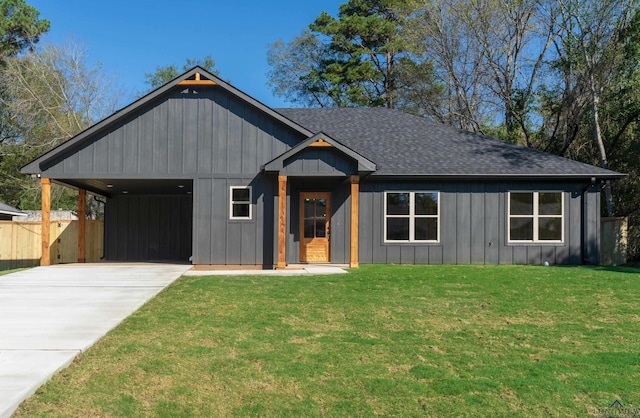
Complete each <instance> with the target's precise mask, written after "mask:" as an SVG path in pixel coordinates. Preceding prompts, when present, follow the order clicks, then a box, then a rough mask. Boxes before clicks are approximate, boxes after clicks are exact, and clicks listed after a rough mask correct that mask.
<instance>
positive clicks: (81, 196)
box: [78, 189, 87, 263]
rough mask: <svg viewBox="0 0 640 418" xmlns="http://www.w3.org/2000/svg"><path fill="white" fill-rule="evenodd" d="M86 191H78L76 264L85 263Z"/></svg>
mask: <svg viewBox="0 0 640 418" xmlns="http://www.w3.org/2000/svg"><path fill="white" fill-rule="evenodd" d="M86 218H87V191H86V190H84V189H79V190H78V263H84V262H85V237H86Z"/></svg>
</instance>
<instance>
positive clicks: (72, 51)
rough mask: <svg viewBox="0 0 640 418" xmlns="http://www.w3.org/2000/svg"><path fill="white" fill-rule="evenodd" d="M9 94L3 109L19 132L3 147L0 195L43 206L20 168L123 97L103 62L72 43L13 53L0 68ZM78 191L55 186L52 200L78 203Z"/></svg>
mask: <svg viewBox="0 0 640 418" xmlns="http://www.w3.org/2000/svg"><path fill="white" fill-rule="evenodd" d="M0 78H1V79H2V80H3V86H4V89H5V95H4V96H3V97H2V98H0V100H1V101H0V108H4V109H6V115H7V119H6V120H7V121H8V122H9V123H10V124H11V125H12V129H13V130H14V131H15V132H16V135H15V137H13V138H11V139H9V140H7V141H5V143H3V144H2V146H0V200H3V201H5V202H6V203H8V204H11V205H14V206H19V207H21V208H23V209H35V208H37V207H38V206H39V198H40V189H39V185H38V183H37V182H36V181H34V180H33V179H30V178H27V177H25V176H24V175H22V174H20V172H19V169H20V168H21V167H22V166H23V165H24V164H26V163H28V162H29V161H30V160H32V159H34V158H35V157H37V156H38V155H40V154H42V153H44V152H46V151H48V150H50V149H51V148H53V147H55V146H57V145H59V144H61V143H62V142H64V141H66V140H68V139H69V138H71V137H72V136H74V135H76V134H78V133H79V132H81V131H82V130H84V129H86V128H87V127H89V126H90V125H91V124H93V123H95V122H96V121H97V120H99V119H101V118H102V117H104V116H106V115H108V114H110V113H113V111H115V109H117V107H118V99H119V96H118V94H117V93H116V92H117V89H113V88H112V86H111V83H110V82H109V79H108V77H106V76H105V74H104V73H103V71H102V68H101V66H100V65H99V64H98V65H96V66H95V67H89V66H88V65H87V63H86V53H85V52H84V50H83V49H82V48H80V47H78V46H77V45H75V44H73V43H67V44H65V45H62V46H57V45H47V46H45V47H44V48H41V49H39V50H36V51H34V52H29V53H27V54H25V55H23V56H18V57H13V58H9V59H7V60H6V61H5V65H4V67H3V68H2V70H1V72H0ZM76 201H77V198H76V197H75V194H72V193H69V191H68V190H66V191H65V189H63V188H55V189H53V190H52V205H53V206H54V207H61V208H74V207H75V204H76Z"/></svg>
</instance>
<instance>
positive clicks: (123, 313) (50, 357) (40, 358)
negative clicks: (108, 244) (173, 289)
mask: <svg viewBox="0 0 640 418" xmlns="http://www.w3.org/2000/svg"><path fill="white" fill-rule="evenodd" d="M189 268H191V266H190V265H174V264H150V263H149V264H147V263H135V264H74V265H58V266H51V267H37V268H33V269H29V270H24V271H20V272H17V273H13V274H8V275H4V276H0V418H8V417H9V416H11V414H12V413H13V412H14V411H15V409H16V408H17V407H18V405H20V403H21V402H22V401H23V400H24V399H26V398H27V397H28V396H30V395H31V394H33V393H34V392H35V391H36V390H37V389H38V388H39V387H40V386H41V385H42V384H43V383H45V382H46V381H47V380H48V379H49V378H50V377H51V376H52V375H53V374H54V373H56V372H57V371H58V370H60V369H62V368H64V367H66V366H67V365H68V364H69V363H71V361H72V360H73V359H74V358H75V356H76V355H78V354H79V353H80V352H82V351H84V350H86V349H87V348H89V347H90V346H91V345H93V344H94V343H95V342H96V341H97V340H98V339H100V338H101V337H102V336H104V335H105V334H106V333H107V332H108V331H109V330H111V329H112V328H114V327H115V326H116V325H118V324H119V323H120V322H121V321H122V320H123V319H125V318H126V317H127V316H129V315H131V314H132V313H133V312H134V311H136V310H137V309H138V308H139V307H140V306H142V305H143V304H144V303H145V302H147V301H148V300H149V299H151V298H152V297H154V296H155V295H157V294H158V293H159V292H160V291H161V290H162V289H164V288H165V287H166V286H168V285H169V284H171V283H172V282H173V281H174V280H176V279H177V278H178V277H180V276H181V275H182V274H183V273H185V272H186V271H187V270H188V269H189Z"/></svg>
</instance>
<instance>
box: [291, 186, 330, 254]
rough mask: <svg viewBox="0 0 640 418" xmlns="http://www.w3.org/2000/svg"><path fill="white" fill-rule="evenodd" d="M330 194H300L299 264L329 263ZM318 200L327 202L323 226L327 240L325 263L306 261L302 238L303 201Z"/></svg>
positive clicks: (303, 239) (304, 244) (304, 245)
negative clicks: (321, 199)
mask: <svg viewBox="0 0 640 418" xmlns="http://www.w3.org/2000/svg"><path fill="white" fill-rule="evenodd" d="M331 197H332V196H331V192H300V199H299V205H300V208H299V211H298V213H299V217H298V230H299V234H300V254H299V256H298V258H299V261H300V262H301V263H310V262H311V263H313V262H319V263H330V262H331ZM318 198H323V199H326V201H327V218H326V224H325V228H326V233H325V234H326V240H327V248H326V254H327V257H326V258H327V259H326V261H308V260H307V254H306V245H307V244H306V243H305V238H304V199H318Z"/></svg>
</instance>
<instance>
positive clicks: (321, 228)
mask: <svg viewBox="0 0 640 418" xmlns="http://www.w3.org/2000/svg"><path fill="white" fill-rule="evenodd" d="M330 223H331V193H327V192H319V193H316V192H314V193H310V192H301V193H300V262H303V263H304V262H307V263H313V262H329V248H330V245H329V231H330Z"/></svg>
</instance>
